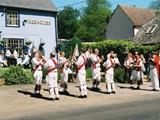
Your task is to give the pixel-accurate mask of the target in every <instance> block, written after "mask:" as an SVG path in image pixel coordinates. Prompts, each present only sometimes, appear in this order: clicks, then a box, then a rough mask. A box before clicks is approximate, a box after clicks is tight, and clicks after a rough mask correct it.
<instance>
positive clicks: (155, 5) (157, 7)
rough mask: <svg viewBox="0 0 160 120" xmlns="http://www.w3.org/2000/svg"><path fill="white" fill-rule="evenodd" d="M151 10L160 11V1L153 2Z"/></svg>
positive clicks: (150, 6) (154, 0)
mask: <svg viewBox="0 0 160 120" xmlns="http://www.w3.org/2000/svg"><path fill="white" fill-rule="evenodd" d="M148 8H150V9H155V10H160V0H153V1H152V2H151V3H150V5H149V7H148Z"/></svg>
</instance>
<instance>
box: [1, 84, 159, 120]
mask: <svg viewBox="0 0 160 120" xmlns="http://www.w3.org/2000/svg"><path fill="white" fill-rule="evenodd" d="M77 86H78V84H73V83H69V91H70V93H71V94H70V95H69V96H68V95H60V100H59V101H50V100H48V91H47V89H48V87H47V86H46V85H45V84H44V85H43V90H42V92H41V93H42V95H43V97H42V98H37V97H33V96H32V92H33V87H34V85H13V86H0V120H160V112H159V110H160V92H154V91H151V89H152V87H151V83H150V82H147V81H145V82H144V85H143V86H142V87H141V90H132V89H130V85H129V84H120V83H116V94H111V95H108V94H106V88H105V83H101V84H100V88H101V91H99V92H94V91H90V90H88V98H86V99H81V98H79V97H78V96H79V95H80V93H79V89H78V87H77ZM88 87H91V83H88Z"/></svg>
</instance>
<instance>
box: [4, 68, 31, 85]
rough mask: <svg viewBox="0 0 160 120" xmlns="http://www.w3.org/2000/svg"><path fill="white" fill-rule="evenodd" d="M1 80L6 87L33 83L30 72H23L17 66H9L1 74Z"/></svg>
mask: <svg viewBox="0 0 160 120" xmlns="http://www.w3.org/2000/svg"><path fill="white" fill-rule="evenodd" d="M3 78H4V80H5V84H7V85H12V84H30V83H33V77H32V74H31V72H30V70H23V69H22V68H21V67H19V66H10V67H9V68H8V69H7V70H6V72H5V73H4V74H3Z"/></svg>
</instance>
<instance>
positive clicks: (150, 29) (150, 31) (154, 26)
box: [146, 24, 158, 34]
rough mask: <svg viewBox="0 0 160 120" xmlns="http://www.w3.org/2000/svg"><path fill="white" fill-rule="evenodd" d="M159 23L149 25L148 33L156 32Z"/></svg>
mask: <svg viewBox="0 0 160 120" xmlns="http://www.w3.org/2000/svg"><path fill="white" fill-rule="evenodd" d="M157 26H158V25H157V24H153V25H152V26H151V27H149V29H148V30H147V32H146V33H147V34H151V33H153V32H154V30H155V29H156V28H157Z"/></svg>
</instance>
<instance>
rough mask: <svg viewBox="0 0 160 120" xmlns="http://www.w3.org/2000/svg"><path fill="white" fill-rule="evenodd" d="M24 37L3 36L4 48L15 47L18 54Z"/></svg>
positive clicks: (21, 48)
mask: <svg viewBox="0 0 160 120" xmlns="http://www.w3.org/2000/svg"><path fill="white" fill-rule="evenodd" d="M23 46H24V39H18V38H4V49H5V50H7V49H12V48H15V49H16V51H17V52H18V54H19V55H21V50H23Z"/></svg>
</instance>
